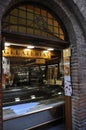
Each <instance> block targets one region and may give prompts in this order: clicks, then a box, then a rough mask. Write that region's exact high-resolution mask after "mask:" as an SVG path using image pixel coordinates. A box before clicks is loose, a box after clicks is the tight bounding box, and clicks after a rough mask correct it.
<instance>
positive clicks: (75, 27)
mask: <svg viewBox="0 0 86 130" xmlns="http://www.w3.org/2000/svg"><path fill="white" fill-rule="evenodd" d="M21 1H23V0H4V1H2V2H1V5H0V8H1V14H0V19H1V18H2V16H3V14H4V13H5V11H7V9H8V8H9V7H10V6H12V5H13V4H15V3H16V2H21ZM26 1H30V0H26ZM32 1H36V2H39V3H42V4H44V5H47V7H49V8H51V9H52V10H53V11H54V12H55V13H56V15H58V16H59V17H60V19H61V20H62V21H63V24H64V25H65V28H66V30H67V32H68V37H69V41H70V47H71V50H72V57H71V77H72V86H73V95H72V98H71V103H72V129H73V130H76V129H80V130H82V129H84V130H85V128H86V123H84V122H85V121H86V117H85V115H86V103H84V102H85V98H86V91H85V86H86V79H85V77H86V67H85V66H86V65H85V64H86V58H85V57H86V53H85V52H86V51H85V49H86V41H85V38H84V35H83V33H84V32H85V29H83V26H82V25H81V24H80V19H79V17H80V16H81V15H80V16H79V15H78V21H77V18H76V17H75V16H77V15H76V14H73V13H72V12H71V10H70V9H69V8H70V6H68V1H67V0H66V1H67V4H65V2H63V1H59V0H57V1H56V0H53V1H50V0H46V2H44V1H40V0H32ZM70 4H71V3H69V5H70ZM83 4H84V3H83ZM72 7H74V5H72ZM73 9H74V8H73ZM0 22H1V21H0ZM83 25H84V21H83ZM0 30H1V26H0ZM0 40H1V31H0ZM0 47H1V46H0ZM82 50H83V51H82ZM0 52H1V51H0ZM0 61H1V57H0ZM0 68H1V64H0ZM0 96H1V98H0V129H2V88H1V76H0ZM82 96H83V97H82ZM82 107H83V109H82ZM77 122H78V123H77Z"/></svg>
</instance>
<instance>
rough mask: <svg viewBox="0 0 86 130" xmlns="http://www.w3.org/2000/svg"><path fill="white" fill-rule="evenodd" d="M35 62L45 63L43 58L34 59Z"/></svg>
mask: <svg viewBox="0 0 86 130" xmlns="http://www.w3.org/2000/svg"><path fill="white" fill-rule="evenodd" d="M36 64H45V59H36Z"/></svg>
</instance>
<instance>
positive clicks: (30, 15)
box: [27, 12, 33, 20]
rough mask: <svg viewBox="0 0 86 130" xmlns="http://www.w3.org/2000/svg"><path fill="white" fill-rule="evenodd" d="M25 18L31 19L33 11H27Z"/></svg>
mask: <svg viewBox="0 0 86 130" xmlns="http://www.w3.org/2000/svg"><path fill="white" fill-rule="evenodd" d="M27 19H32V20H33V13H31V12H27Z"/></svg>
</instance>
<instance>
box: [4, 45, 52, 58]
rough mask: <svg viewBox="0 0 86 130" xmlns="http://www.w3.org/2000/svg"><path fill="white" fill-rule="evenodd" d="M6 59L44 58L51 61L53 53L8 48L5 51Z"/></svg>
mask: <svg viewBox="0 0 86 130" xmlns="http://www.w3.org/2000/svg"><path fill="white" fill-rule="evenodd" d="M3 56H4V57H23V58H24V57H25V58H43V59H50V58H51V53H50V52H45V51H39V50H31V49H20V48H17V49H16V48H11V47H6V48H5V50H3Z"/></svg>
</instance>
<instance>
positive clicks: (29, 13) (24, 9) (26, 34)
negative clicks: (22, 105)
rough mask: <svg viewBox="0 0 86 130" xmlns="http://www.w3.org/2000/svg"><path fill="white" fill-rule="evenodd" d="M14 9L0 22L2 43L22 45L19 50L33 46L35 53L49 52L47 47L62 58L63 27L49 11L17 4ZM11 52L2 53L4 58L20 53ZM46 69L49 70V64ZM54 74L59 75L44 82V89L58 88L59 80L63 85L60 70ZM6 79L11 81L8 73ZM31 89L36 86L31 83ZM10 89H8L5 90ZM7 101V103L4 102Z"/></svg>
mask: <svg viewBox="0 0 86 130" xmlns="http://www.w3.org/2000/svg"><path fill="white" fill-rule="evenodd" d="M15 6H16V8H15ZM15 6H14V7H12V9H11V8H10V9H9V10H8V11H7V14H5V15H4V16H3V18H2V36H3V37H5V40H6V42H10V44H11V46H15V45H16V47H18V46H21V45H22V47H23V46H24V47H25V45H29V44H31V45H35V46H36V48H37V49H43V48H49V46H50V47H53V48H55V49H56V52H57V53H59V52H60V55H61V56H60V58H62V54H61V53H62V50H63V49H65V48H68V47H69V44H68V39H67V34H66V30H65V28H64V26H63V25H62V22H61V21H60V19H59V18H57V17H56V16H54V14H53V13H50V12H51V11H50V10H49V9H47V8H46V7H45V6H41V5H39V6H38V5H37V4H36V3H34V4H33V3H28V4H27V3H26V4H25V5H24V3H20V4H19V5H15ZM8 12H9V13H8ZM18 50H19V48H18ZM18 50H17V51H18ZM15 51H16V50H15ZM15 51H12V50H11V51H10V50H9V49H8V50H4V56H5V57H10V53H11V57H12V56H13V57H14V58H15V57H16V56H17V55H16V54H19V53H20V52H17V51H16V52H15ZM8 53H9V54H8ZM14 53H15V54H14ZM27 53H28V52H27ZM36 53H37V52H36ZM21 55H23V54H21ZM37 55H38V53H37ZM18 56H19V55H18ZM29 57H30V55H29ZM36 57H37V56H36ZM40 57H41V56H40ZM44 58H45V56H44ZM54 58H56V57H55V56H54ZM60 58H58V60H59V61H60V62H62V61H61V60H62V59H61V60H60ZM39 59H40V58H39ZM52 60H53V58H52V59H51V62H52ZM55 60H57V59H55ZM55 60H54V62H55ZM11 62H12V61H11V60H10V63H11ZM22 62H23V61H22ZM29 62H30V64H31V62H32V61H31V60H30V59H29ZM29 62H28V64H29ZM46 62H48V61H46ZM60 62H59V63H58V61H57V63H58V64H60ZM57 63H56V65H57ZM12 65H13V64H11V66H12ZM15 65H16V64H15ZM51 65H52V63H51ZM46 66H49V63H48V65H46ZM57 66H59V65H57ZM14 68H16V67H14ZM29 68H30V67H29ZM47 68H48V67H47ZM3 69H4V68H3ZM11 69H12V70H13V67H11ZM23 69H24V68H23ZM61 69H62V70H63V68H61ZM17 70H18V67H17ZM62 70H61V72H62ZM14 71H16V69H14ZM58 71H59V73H58V74H55V75H58V76H56V77H55V76H54V78H50V79H47V81H46V82H48V84H47V85H48V86H49V85H51V86H52V85H58V84H57V81H58V80H61V82H63V81H62V80H63V79H61V78H63V74H62V73H63V72H62V73H61V72H60V68H59V70H58ZM7 73H8V72H7ZM7 73H6V72H5V73H4V74H7ZM19 73H20V71H18V72H17V75H18V76H19V75H21V74H19ZM34 73H35V71H34ZM49 73H51V72H49ZM10 75H11V77H12V73H11V72H9V74H7V76H8V77H10ZM48 75H49V76H48ZM53 75H54V72H53ZM47 76H48V77H52V75H51V74H48V73H47ZM42 78H43V77H42ZM45 80H46V79H45ZM53 80H55V81H54V82H56V83H51V82H53ZM17 81H18V78H17ZM33 82H34V81H33ZM43 82H44V81H43ZM8 84H9V83H8ZM17 84H18V85H19V86H21V85H20V83H17ZM17 84H14V86H15V87H16V86H18V85H17ZM21 84H23V82H21ZM29 84H30V85H32V84H31V83H30V82H29ZM42 85H45V84H41V86H42ZM8 86H9V85H8ZM8 86H5V89H6V90H8V88H7V87H8ZM14 86H13V85H11V87H14ZM35 86H36V82H35ZM41 86H40V87H41ZM11 87H10V86H9V89H10V88H11ZM43 87H44V86H43ZM16 89H17V87H16ZM18 90H19V88H18ZM41 96H42V94H41ZM6 99H7V98H6ZM15 99H16V98H15ZM17 99H18V103H19V100H20V97H19V98H17ZM8 101H9V99H8ZM23 102H24V100H23ZM10 103H11V101H10ZM4 104H6V102H4ZM7 104H8V105H9V103H7ZM13 104H14V103H13ZM11 105H12V103H11Z"/></svg>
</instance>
